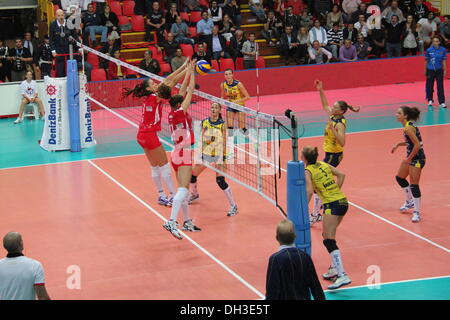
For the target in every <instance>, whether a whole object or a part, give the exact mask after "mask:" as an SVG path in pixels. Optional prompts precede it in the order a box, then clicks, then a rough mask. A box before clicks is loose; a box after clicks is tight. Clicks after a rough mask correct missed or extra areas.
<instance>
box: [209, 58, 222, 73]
mask: <svg viewBox="0 0 450 320" xmlns="http://www.w3.org/2000/svg"><path fill="white" fill-rule="evenodd" d="M211 69H214V70H216V71H217V72H219V70H220V69H219V63H218V62H217V60H211Z"/></svg>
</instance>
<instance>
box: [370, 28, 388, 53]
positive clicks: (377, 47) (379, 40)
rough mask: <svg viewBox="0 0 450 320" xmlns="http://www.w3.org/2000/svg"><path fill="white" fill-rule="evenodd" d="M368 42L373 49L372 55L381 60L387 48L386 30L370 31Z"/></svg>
mask: <svg viewBox="0 0 450 320" xmlns="http://www.w3.org/2000/svg"><path fill="white" fill-rule="evenodd" d="M368 40H369V43H370V46H371V47H372V54H374V55H375V56H376V57H377V58H380V57H381V54H382V53H383V52H384V51H385V47H386V36H385V32H384V30H382V29H369V37H368Z"/></svg>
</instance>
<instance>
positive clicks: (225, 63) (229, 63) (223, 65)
mask: <svg viewBox="0 0 450 320" xmlns="http://www.w3.org/2000/svg"><path fill="white" fill-rule="evenodd" d="M226 69H231V70H233V71H234V62H233V59H231V58H229V59H225V58H222V59H220V71H225V70H226Z"/></svg>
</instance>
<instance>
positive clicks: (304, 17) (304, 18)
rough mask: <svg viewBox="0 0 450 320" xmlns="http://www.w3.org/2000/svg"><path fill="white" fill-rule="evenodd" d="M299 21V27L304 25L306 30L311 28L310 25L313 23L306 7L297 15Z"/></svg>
mask: <svg viewBox="0 0 450 320" xmlns="http://www.w3.org/2000/svg"><path fill="white" fill-rule="evenodd" d="M299 23H300V27H304V28H306V29H307V30H309V29H311V27H312V26H313V25H314V21H313V16H312V15H311V13H310V12H309V11H308V9H304V10H303V11H302V14H301V16H300V17H299Z"/></svg>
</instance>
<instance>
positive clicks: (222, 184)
mask: <svg viewBox="0 0 450 320" xmlns="http://www.w3.org/2000/svg"><path fill="white" fill-rule="evenodd" d="M216 182H217V185H218V186H219V187H220V189H222V190H226V189H227V188H228V183H227V182H226V181H225V177H217V178H216Z"/></svg>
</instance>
